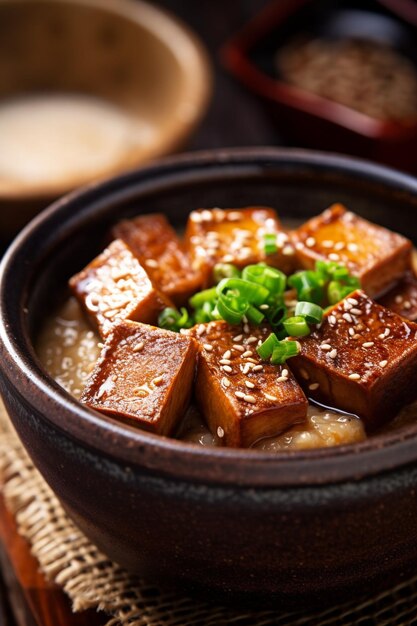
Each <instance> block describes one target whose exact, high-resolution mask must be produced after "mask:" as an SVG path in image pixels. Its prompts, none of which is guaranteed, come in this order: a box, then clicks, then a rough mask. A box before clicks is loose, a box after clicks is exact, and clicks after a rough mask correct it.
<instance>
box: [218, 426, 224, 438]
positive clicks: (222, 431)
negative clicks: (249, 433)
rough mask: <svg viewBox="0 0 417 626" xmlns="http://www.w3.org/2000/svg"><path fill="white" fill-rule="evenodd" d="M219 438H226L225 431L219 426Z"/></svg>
mask: <svg viewBox="0 0 417 626" xmlns="http://www.w3.org/2000/svg"><path fill="white" fill-rule="evenodd" d="M217 436H218V437H220V439H221V438H222V437H224V430H223V428H222V427H221V426H219V427H218V429H217Z"/></svg>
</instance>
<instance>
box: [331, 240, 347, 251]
mask: <svg viewBox="0 0 417 626" xmlns="http://www.w3.org/2000/svg"><path fill="white" fill-rule="evenodd" d="M344 247H345V243H344V241H338V242H337V243H335V244H334V249H335V250H343V248H344Z"/></svg>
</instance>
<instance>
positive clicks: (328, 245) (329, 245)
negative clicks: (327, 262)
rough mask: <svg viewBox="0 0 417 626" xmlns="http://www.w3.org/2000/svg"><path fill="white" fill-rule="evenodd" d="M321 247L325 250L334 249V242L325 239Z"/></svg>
mask: <svg viewBox="0 0 417 626" xmlns="http://www.w3.org/2000/svg"><path fill="white" fill-rule="evenodd" d="M321 245H322V246H323V248H333V247H334V241H331V240H330V239H325V240H324V241H322V243H321Z"/></svg>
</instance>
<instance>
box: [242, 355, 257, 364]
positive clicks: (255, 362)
mask: <svg viewBox="0 0 417 626" xmlns="http://www.w3.org/2000/svg"><path fill="white" fill-rule="evenodd" d="M242 356H243V355H242ZM246 360H247V361H249V362H250V363H253V364H254V365H256V364H257V363H258V361H255V359H253V358H252V357H250V356H247V357H246Z"/></svg>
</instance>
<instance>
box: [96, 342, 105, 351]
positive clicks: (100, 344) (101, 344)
mask: <svg viewBox="0 0 417 626" xmlns="http://www.w3.org/2000/svg"><path fill="white" fill-rule="evenodd" d="M97 348H100V350H101V348H104V343H101V341H99V343H98V344H97Z"/></svg>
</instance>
